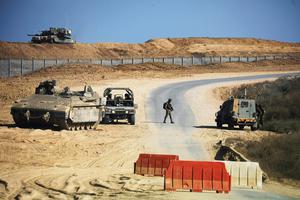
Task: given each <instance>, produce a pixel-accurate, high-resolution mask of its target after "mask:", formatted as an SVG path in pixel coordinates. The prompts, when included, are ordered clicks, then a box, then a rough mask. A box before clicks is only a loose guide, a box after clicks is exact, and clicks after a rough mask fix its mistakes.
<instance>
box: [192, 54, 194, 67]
mask: <svg viewBox="0 0 300 200" xmlns="http://www.w3.org/2000/svg"><path fill="white" fill-rule="evenodd" d="M192 65H194V56H192Z"/></svg>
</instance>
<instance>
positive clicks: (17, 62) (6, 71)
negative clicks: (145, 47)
mask: <svg viewBox="0 0 300 200" xmlns="http://www.w3.org/2000/svg"><path fill="white" fill-rule="evenodd" d="M289 58H291V56H287V55H266V56H255V57H248V56H243V57H224V56H206V57H162V58H123V59H99V60H98V59H32V60H28V59H0V77H12V76H19V75H24V74H28V73H31V72H34V71H37V70H40V69H43V68H46V67H49V66H59V65H65V64H97V65H102V66H108V67H110V66H117V65H123V64H142V63H165V64H175V65H181V66H193V65H208V64H215V63H225V62H255V61H260V60H277V59H289Z"/></svg>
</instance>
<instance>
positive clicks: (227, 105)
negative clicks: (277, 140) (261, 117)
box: [215, 97, 258, 131]
mask: <svg viewBox="0 0 300 200" xmlns="http://www.w3.org/2000/svg"><path fill="white" fill-rule="evenodd" d="M257 118H258V114H257V112H256V104H255V100H253V99H236V98H233V97H230V98H229V99H228V100H226V101H225V102H224V103H223V104H222V105H221V106H220V110H219V111H218V112H217V113H216V119H215V121H216V123H217V127H218V128H222V126H223V124H227V125H228V128H229V129H233V128H234V126H239V128H240V129H244V127H245V126H250V127H251V130H253V131H254V130H256V129H257V128H258V122H257Z"/></svg>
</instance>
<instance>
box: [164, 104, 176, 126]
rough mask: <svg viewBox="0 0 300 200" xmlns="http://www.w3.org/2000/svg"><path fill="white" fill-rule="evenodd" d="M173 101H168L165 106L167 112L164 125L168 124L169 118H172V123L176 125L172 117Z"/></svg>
mask: <svg viewBox="0 0 300 200" xmlns="http://www.w3.org/2000/svg"><path fill="white" fill-rule="evenodd" d="M171 101H172V99H168V101H167V102H165V103H164V105H163V109H165V111H166V115H165V119H164V123H166V119H167V117H168V116H170V120H171V123H172V124H174V122H173V119H172V115H171V112H172V111H173V107H172V104H171Z"/></svg>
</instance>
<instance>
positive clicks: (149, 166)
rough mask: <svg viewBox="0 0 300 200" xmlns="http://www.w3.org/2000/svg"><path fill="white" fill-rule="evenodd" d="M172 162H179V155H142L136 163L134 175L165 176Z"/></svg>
mask: <svg viewBox="0 0 300 200" xmlns="http://www.w3.org/2000/svg"><path fill="white" fill-rule="evenodd" d="M171 160H179V156H178V155H162V154H140V155H139V158H138V160H137V161H136V162H135V163H134V173H135V174H140V175H152V176H163V175H164V171H165V170H166V169H167V168H168V167H169V164H170V161H171Z"/></svg>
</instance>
